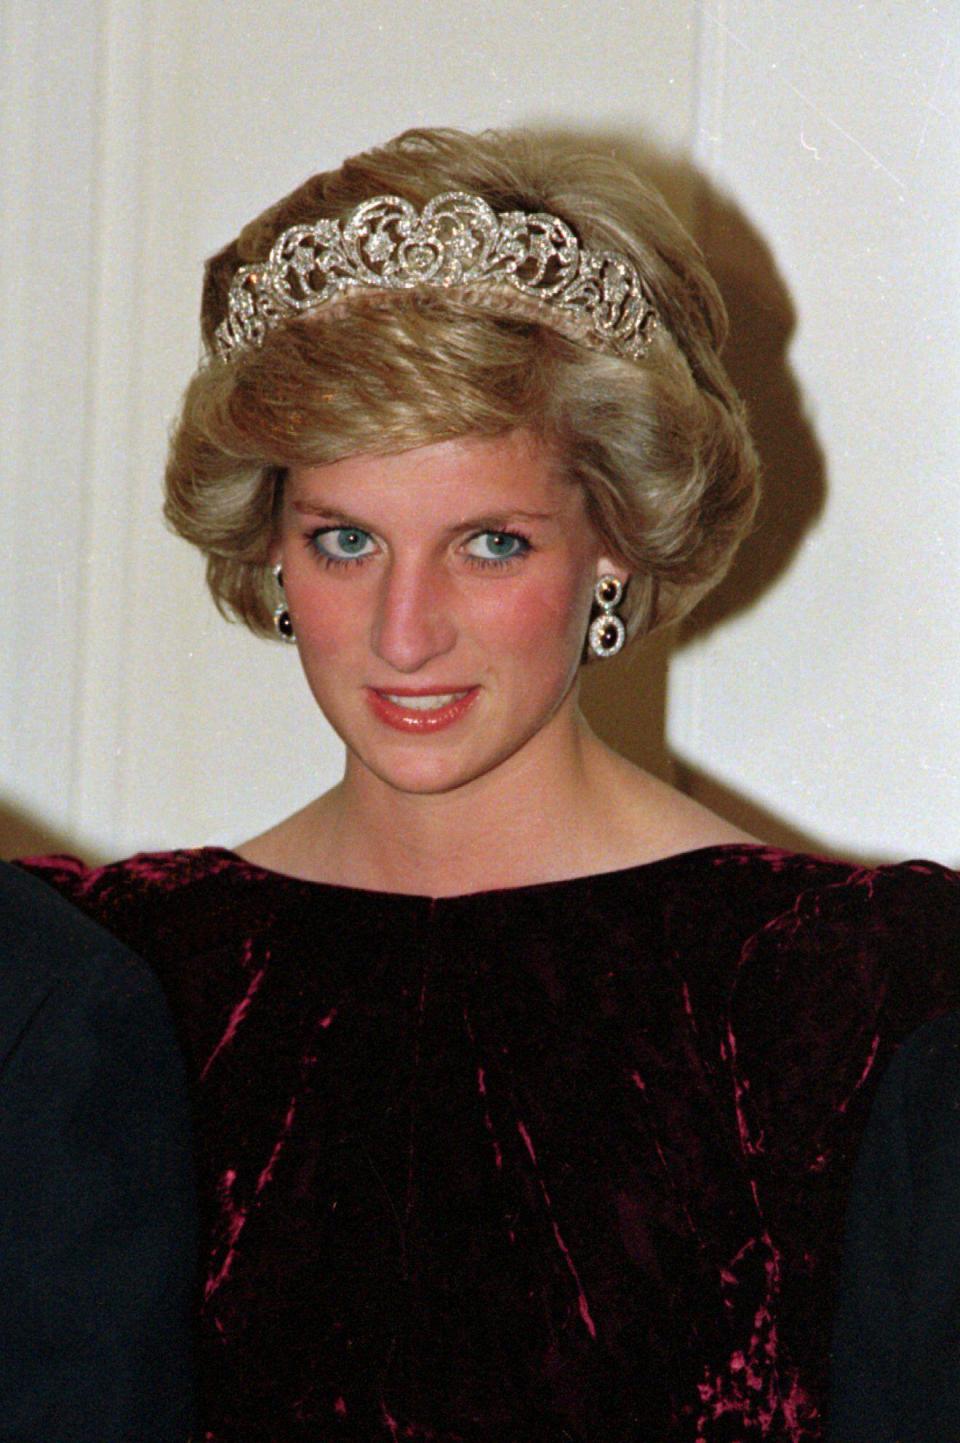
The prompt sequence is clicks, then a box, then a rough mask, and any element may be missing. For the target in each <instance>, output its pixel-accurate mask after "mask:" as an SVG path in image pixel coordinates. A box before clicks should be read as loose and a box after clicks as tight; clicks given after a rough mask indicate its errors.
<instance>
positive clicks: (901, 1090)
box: [829, 1013, 960, 1443]
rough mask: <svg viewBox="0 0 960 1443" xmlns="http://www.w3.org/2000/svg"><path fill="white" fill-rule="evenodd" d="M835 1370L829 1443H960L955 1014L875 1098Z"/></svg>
mask: <svg viewBox="0 0 960 1443" xmlns="http://www.w3.org/2000/svg"><path fill="white" fill-rule="evenodd" d="M832 1362H833V1398H832V1409H831V1424H830V1431H829V1437H830V1439H831V1443H941V1440H942V1443H948V1440H954V1439H960V1014H957V1013H951V1014H949V1015H948V1016H945V1017H942V1018H940V1019H938V1020H937V1021H935V1022H931V1023H928V1024H927V1025H926V1026H924V1027H922V1028H920V1029H919V1031H917V1032H916V1033H915V1034H914V1035H913V1036H912V1037H911V1038H910V1039H909V1041H908V1042H907V1043H906V1044H905V1045H904V1046H903V1047H902V1048H901V1050H900V1051H899V1052H898V1053H897V1055H896V1057H895V1058H894V1060H893V1062H892V1063H891V1065H890V1067H889V1068H888V1070H887V1072H886V1074H885V1076H884V1078H883V1080H882V1082H881V1084H880V1087H879V1089H878V1092H877V1096H876V1099H875V1102H874V1106H873V1111H872V1113H871V1117H870V1122H869V1126H868V1128H867V1131H866V1134H865V1136H864V1141H863V1146H862V1149H861V1153H860V1157H859V1160H858V1164H857V1170H856V1174H855V1179H854V1187H853V1190H852V1192H851V1197H850V1204H849V1210H848V1216H847V1231H846V1246H845V1256H844V1265H843V1275H842V1282H841V1288H840V1294H839V1304H838V1311H837V1319H836V1326H835V1333H834V1348H833V1360H832Z"/></svg>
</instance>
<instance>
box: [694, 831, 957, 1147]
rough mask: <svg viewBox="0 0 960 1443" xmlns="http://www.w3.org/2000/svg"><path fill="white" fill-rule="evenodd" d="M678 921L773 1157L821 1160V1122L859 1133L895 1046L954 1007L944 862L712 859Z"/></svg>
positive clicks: (722, 855) (746, 1120)
mask: <svg viewBox="0 0 960 1443" xmlns="http://www.w3.org/2000/svg"><path fill="white" fill-rule="evenodd" d="M694 863H696V865H694ZM677 910H678V912H679V913H680V916H679V918H678V920H677V922H676V923H675V924H674V930H675V931H677V930H680V931H682V932H683V934H684V935H685V936H686V937H687V938H690V939H693V940H691V946H696V945H699V948H700V953H701V955H704V956H705V957H706V958H707V959H709V961H711V962H713V963H714V965H715V966H716V967H717V968H718V971H719V974H720V975H719V976H718V977H717V979H716V983H715V985H716V988H717V994H719V997H718V1001H719V1005H720V1007H721V1008H722V1014H723V1015H722V1018H721V1019H720V1028H721V1036H722V1041H721V1046H722V1048H723V1050H724V1054H725V1066H726V1068H727V1069H729V1070H730V1071H731V1072H732V1074H733V1085H734V1086H735V1088H736V1089H737V1091H738V1096H739V1098H740V1114H741V1124H742V1126H743V1128H744V1131H745V1135H746V1134H748V1135H749V1137H750V1138H752V1139H753V1140H754V1143H755V1144H756V1146H757V1147H760V1146H761V1142H760V1140H761V1139H763V1142H762V1150H763V1151H764V1152H765V1154H766V1156H767V1157H768V1158H772V1157H773V1155H774V1154H775V1153H776V1152H777V1151H778V1150H787V1151H788V1150H789V1149H790V1148H792V1147H794V1146H798V1147H802V1148H803V1149H805V1150H810V1149H813V1151H810V1154H809V1156H810V1159H813V1158H814V1155H815V1154H816V1155H817V1156H819V1155H820V1152H821V1151H823V1150H824V1149H827V1143H826V1139H825V1138H824V1137H822V1136H820V1133H821V1130H822V1126H823V1124H824V1120H825V1119H831V1118H832V1119H833V1120H834V1121H835V1122H836V1125H837V1126H838V1127H839V1126H840V1125H841V1123H844V1125H845V1122H851V1123H854V1122H855V1121H856V1119H857V1118H859V1124H857V1125H860V1124H862V1121H863V1120H864V1113H865V1109H866V1108H867V1106H868V1104H869V1099H870V1098H871V1096H872V1093H873V1089H874V1086H875V1083H876V1080H877V1078H878V1077H879V1076H880V1075H881V1073H882V1071H883V1070H884V1068H885V1067H886V1066H887V1064H888V1063H889V1061H890V1059H891V1057H892V1056H893V1054H894V1052H895V1051H896V1049H897V1048H898V1047H899V1046H900V1044H901V1043H902V1042H903V1041H904V1040H905V1039H906V1038H907V1037H909V1036H910V1035H911V1034H912V1033H913V1032H915V1031H916V1029H917V1028H919V1027H922V1026H923V1025H924V1024H925V1023H927V1022H929V1021H931V1020H932V1019H934V1018H937V1017H940V1016H943V1015H944V1014H945V1013H947V1012H949V1011H951V1010H952V1009H953V1008H956V1007H958V1006H960V876H958V874H957V873H955V872H953V871H951V870H949V869H948V868H945V867H941V866H938V865H937V864H936V863H932V862H906V863H902V864H899V865H895V866H884V867H878V868H867V867H862V866H857V865H854V864H850V863H846V862H839V861H831V860H827V859H822V858H818V857H811V856H806V855H804V854H798V853H790V852H780V851H776V850H771V849H768V848H762V847H739V846H735V847H720V848H716V849H708V850H707V851H705V852H704V853H703V854H700V855H699V857H697V858H695V857H691V858H690V886H689V888H687V889H686V891H685V893H684V892H681V894H680V895H679V899H678V902H677ZM697 936H700V937H701V938H702V940H701V941H700V943H699V944H697V943H696V941H695V939H696V937H697ZM715 995H716V994H715ZM811 1165H812V1161H811Z"/></svg>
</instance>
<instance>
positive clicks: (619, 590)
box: [587, 576, 627, 660]
mask: <svg viewBox="0 0 960 1443" xmlns="http://www.w3.org/2000/svg"><path fill="white" fill-rule="evenodd" d="M622 596H623V583H622V582H621V581H618V579H617V578H616V577H615V576H601V577H600V580H599V581H598V582H597V584H596V586H595V587H594V588H593V597H594V600H595V601H596V603H597V605H598V606H599V608H600V615H599V616H598V617H596V618H595V619H594V620H593V621H592V622H591V623H590V630H589V632H588V633H587V636H588V638H589V642H590V650H591V652H592V653H593V655H594V656H597V657H600V658H601V659H602V660H606V658H607V657H610V656H616V654H617V652H618V651H620V650H621V648H622V647H623V644H624V642H625V641H626V639H627V628H626V627H625V626H624V624H623V622H622V621H621V620H620V617H619V616H617V614H616V612H615V611H614V607H615V606H619V604H620V600H621V598H622Z"/></svg>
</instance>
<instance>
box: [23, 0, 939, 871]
mask: <svg viewBox="0 0 960 1443" xmlns="http://www.w3.org/2000/svg"><path fill="white" fill-rule="evenodd" d="M958 38H960V16H958V12H957V10H956V9H955V8H954V9H952V10H950V12H949V13H948V12H947V9H946V7H938V6H936V5H933V4H929V3H924V0H901V3H899V4H897V5H890V4H887V3H884V0H866V3H864V4H858V5H854V4H852V3H847V0H827V3H825V0H741V3H733V0H728V3H724V0H703V3H695V0H690V3H689V4H684V3H671V4H669V5H667V4H664V3H662V0H629V3H617V0H594V3H591V4H589V5H588V4H587V3H586V0H568V3H564V0H556V3H547V4H542V5H540V6H535V5H531V4H530V3H529V0H487V3H481V0H458V3H457V5H456V6H452V5H448V4H440V3H429V0H399V3H397V0H391V3H389V4H388V3H387V0H367V3H364V4H362V5H361V4H359V3H349V4H341V5H340V6H335V7H320V6H317V5H315V4H313V3H307V0H261V3H259V4H257V5H254V4H252V3H247V0H235V3H233V4H231V5H222V6H221V5H209V4H203V3H201V0H167V3H165V4H162V5H161V4H159V3H154V0H141V3H139V4H135V3H124V0H59V3H57V0H3V3H2V8H0V144H2V153H3V155H4V158H5V159H4V165H3V167H2V173H0V205H2V211H0V243H2V246H3V251H2V254H3V256H4V262H3V265H2V266H0V306H2V314H3V317H4V324H3V326H2V328H0V368H2V375H3V385H2V387H0V475H2V479H3V486H4V496H3V500H4V504H3V506H2V508H0V528H2V529H0V539H2V541H3V543H4V552H3V554H4V557H5V558H6V561H5V565H4V567H3V568H2V569H0V619H2V621H3V623H4V625H3V633H2V634H3V636H4V638H5V641H4V646H3V650H2V655H0V725H2V733H0V854H3V855H12V854H14V853H15V852H17V851H21V850H24V849H32V848H34V847H36V846H41V845H42V846H49V845H51V844H54V845H65V846H68V847H70V848H73V849H79V850H81V851H82V852H84V853H86V854H89V855H108V854H117V853H120V852H124V851H129V850H132V849H135V848H138V847H143V846H165V845H175V844H180V843H186V844H190V843H196V842H200V841H203V840H205V839H207V838H209V837H211V836H217V837H222V838H227V839H230V838H232V839H235V840H238V839H239V838H241V837H242V836H244V835H247V834H249V833H251V832H253V831H255V830H257V829H258V828H260V827H261V826H263V825H266V824H267V823H268V822H270V821H272V820H274V819H275V818H276V817H278V816H279V815H282V814H283V812H284V811H287V810H290V809H292V808H293V807H294V806H296V805H298V804H299V803H300V802H302V801H303V800H306V799H307V798H308V797H309V796H311V795H313V794H314V793H316V792H317V791H318V790H320V789H322V788H323V787H324V786H325V785H328V784H329V783H330V782H331V781H333V780H334V779H335V777H336V776H337V774H338V771H339V764H340V758H339V747H338V744H337V743H336V742H335V741H334V739H332V737H331V736H330V734H329V732H328V731H327V729H326V727H325V725H324V724H323V722H322V720H321V719H320V718H319V717H318V716H317V714H316V712H315V709H314V708H313V706H312V703H311V702H310V701H309V698H308V697H307V694H306V690H305V687H304V685H303V684H302V682H301V681H300V679H299V675H298V672H297V667H296V659H295V655H294V654H293V653H292V651H291V650H290V649H287V648H280V647H271V646H269V645H267V644H264V643H260V642H256V641H254V640H252V639H251V638H249V637H247V636H246V635H245V634H243V633H241V632H240V631H239V630H238V629H237V628H235V627H228V626H226V625H225V624H224V623H223V622H222V621H221V620H220V619H219V617H217V616H216V614H215V613H214V611H213V608H212V606H211V605H210V603H209V602H208V600H207V599H206V597H205V594H204V592H203V589H202V586H201V582H200V575H201V566H200V561H199V559H198V558H197V557H194V556H193V555H192V554H191V553H190V552H189V551H188V549H187V548H186V547H185V546H184V545H183V544H182V543H181V542H179V541H177V540H175V539H174V538H172V537H170V536H168V535H167V534H166V533H165V531H164V530H163V527H162V524H161V521H160V516H159V498H160V477H161V473H162V464H163V450H164V440H165V433H166V429H167V427H168V425H169V422H170V419H171V417H172V415H173V414H174V411H175V408H176V402H177V396H178V392H179V390H180V388H181V386H182V385H183V383H184V382H185V380H186V378H187V376H188V374H189V372H190V370H191V369H192V366H193V364H194V362H195V360H196V357H197V345H198V343H197V338H196V329H195V319H194V318H195V315H196V310H197V304H198V295H199V280H200V263H201V260H202V257H203V256H204V255H206V254H207V253H208V252H209V251H211V250H212V249H213V248H214V247H216V246H217V245H219V244H221V243H222V242H223V241H224V240H225V239H227V238H228V237H229V236H230V235H231V234H233V233H234V232H235V230H236V228H237V226H238V225H239V224H241V223H242V222H243V221H244V220H245V219H247V218H248V217H249V216H250V215H251V214H253V213H254V212H255V211H256V210H257V209H259V208H260V207H261V206H262V205H264V204H266V203H267V202H268V201H270V200H271V199H273V198H275V197H276V196H277V195H279V194H280V193H281V192H282V191H283V190H284V189H286V188H289V187H291V186H293V185H294V184H296V183H297V182H298V181H299V180H301V179H302V178H303V177H304V176H305V175H307V174H308V173H310V172H311V171H313V170H317V169H320V168H324V167H328V166H330V165H333V164H336V163H337V162H338V161H339V160H340V159H342V157H343V156H344V155H345V154H347V153H348V152H350V151H352V150H355V149H357V148H360V147H362V146H364V145H366V144H369V143H372V142H374V141H376V140H380V139H384V138H386V137H387V136H388V135H390V134H393V133H395V132H396V131H398V130H399V129H401V128H403V127H404V126H406V125H410V124H416V123H434V124H438V123H448V124H456V125H463V126H467V127H476V126H481V125H483V124H488V123H493V124H512V123H525V122H529V123H534V124H537V125H562V126H565V127H569V126H577V127H579V128H580V129H582V130H584V131H587V132H591V133H593V134H599V135H601V136H602V137H603V139H604V141H605V142H609V143H611V144H617V145H618V146H620V147H624V148H625V147H630V146H635V145H636V144H638V143H639V142H641V141H644V140H645V141H646V143H647V145H648V146H652V147H653V148H654V149H655V150H656V151H657V152H658V155H657V167H656V169H657V173H658V174H659V175H660V177H661V179H662V180H664V181H665V183H666V185H667V188H668V190H669V192H670V197H671V199H672V200H673V201H674V203H676V204H678V205H679V207H680V208H681V210H682V211H683V212H684V213H685V214H686V216H687V217H688V218H689V219H690V220H691V221H692V222H693V224H694V226H695V228H696V230H697V232H698V234H699V235H700V237H701V239H702V241H703V242H704V244H705V245H706V246H707V248H708V251H709V253H710V255H711V258H712V259H713V261H714V263H715V265H716V268H717V272H718V275H719V276H720V278H721V282H722V284H723V285H724V288H725V291H726V293H727V295H728V299H729V301H730V305H731V311H732V313H733V316H734V320H735V322H736V326H737V339H736V342H735V344H734V346H733V348H732V351H731V364H732V367H733V369H734V371H735V372H736V374H737V376H738V378H739V379H740V381H741V383H742V384H743V386H744V389H745V391H746V393H747V395H748V399H749V400H750V402H751V405H752V408H753V410H754V414H755V416H756V420H757V426H758V434H759V437H760V441H761V445H762V448H763V451H764V455H765V458H766V461H767V466H768V472H769V483H770V505H769V506H768V509H767V512H766V515H765V517H764V519H763V523H762V526H761V528H760V530H759V531H758V533H757V535H756V537H755V538H754V539H753V541H752V543H751V544H750V545H749V546H748V548H747V552H746V555H745V558H744V566H743V568H742V571H741V573H740V580H739V581H731V583H729V584H727V585H726V586H725V587H724V589H723V591H722V593H721V595H720V597H719V598H718V600H717V601H716V602H713V603H711V604H710V605H709V606H708V608H707V610H706V612H705V614H704V620H703V621H702V622H701V623H697V622H694V623H693V624H692V625H691V626H690V627H689V628H688V629H687V630H686V631H685V633H684V635H683V636H682V637H681V638H680V639H679V641H680V645H679V648H678V650H677V652H676V654H675V656H674V657H673V659H672V662H671V664H670V670H669V676H668V677H667V675H666V650H665V647H664V645H662V644H660V645H654V646H652V647H651V648H650V650H649V652H648V654H647V655H646V656H645V657H644V656H640V657H638V658H635V659H633V660H631V661H629V662H628V663H626V664H625V665H624V666H619V664H614V665H613V666H612V667H611V668H610V669H609V672H608V673H607V674H606V675H605V676H604V678H603V679H602V681H599V682H598V681H592V683H591V688H590V696H589V698H588V701H589V706H590V709H591V714H592V715H594V716H596V717H597V718H598V720H599V725H600V726H601V727H602V728H603V729H604V730H606V731H607V732H608V734H610V735H612V736H613V737H614V738H615V739H616V740H617V741H618V742H619V743H620V744H621V745H623V746H624V747H625V748H626V749H627V750H628V751H629V752H630V753H631V754H632V755H643V754H645V755H648V756H649V757H650V758H651V760H652V762H653V764H654V765H656V766H657V767H658V768H659V769H660V770H662V771H664V772H667V773H671V772H672V773H674V774H675V775H676V776H677V777H678V779H679V780H680V781H681V782H682V783H683V784H684V785H686V786H687V787H688V788H689V789H690V790H692V791H694V792H696V793H697V794H698V795H702V796H704V797H705V798H707V799H708V800H711V801H715V802H719V803H720V805H721V806H722V807H724V808H725V809H726V810H728V811H731V812H733V813H734V814H735V815H737V816H738V817H740V818H742V819H743V820H746V821H748V822H749V823H751V824H752V825H754V826H756V827H759V828H760V829H761V830H762V831H763V832H764V833H765V834H766V835H769V836H771V837H772V838H773V839H778V840H791V839H793V840H796V841H799V842H805V841H810V842H813V843H814V844H816V845H818V846H821V847H826V848H831V849H834V850H840V851H847V852H850V853H854V854H858V855H887V854H889V855H899V854H902V853H903V852H905V851H910V852H925V853H927V854H933V855H936V856H939V857H942V858H945V859H948V860H956V859H957V858H958V857H960V845H958V844H957V843H956V842H955V841H954V834H955V827H954V817H955V816H956V815H957V814H958V812H960V808H958V806H957V802H958V800H960V795H958V794H960V780H958V775H957V771H958V769H957V768H956V766H955V765H954V764H953V760H952V747H951V742H952V739H953V735H954V734H955V733H956V731H957V723H958V721H960V682H958V676H957V671H958V669H957V666H956V659H957V657H958V652H960V649H958V641H960V638H958V634H957V631H958V622H957V621H956V620H955V614H956V611H955V607H954V605H953V600H954V576H955V573H956V559H957V558H956V551H957V525H956V511H957V505H958V498H960V478H958V477H957V474H956V472H957V458H958V456H960V435H958V422H957V420H956V406H955V404H954V397H955V396H956V380H957V368H958V362H957V347H956V342H955V337H956V335H957V334H958V327H957V320H958V316H957V311H958V305H960V302H958V299H957V297H958V295H960V288H958V284H957V282H958V274H957V272H958V268H960V260H958V245H957V228H956V224H955V215H956V200H955V195H956V192H957V182H958V179H960V175H958V172H960V165H958V145H960V142H958V135H960V129H958V125H957V121H958V119H960V116H958V114H957V111H958V109H960V101H958V94H960V87H958V70H957V67H958V60H957V44H956V42H957V40H958ZM691 162H692V166H693V168H692V169H691V164H690V163H691ZM664 718H666V720H664ZM665 729H666V730H665ZM664 733H665V735H666V741H665V740H664Z"/></svg>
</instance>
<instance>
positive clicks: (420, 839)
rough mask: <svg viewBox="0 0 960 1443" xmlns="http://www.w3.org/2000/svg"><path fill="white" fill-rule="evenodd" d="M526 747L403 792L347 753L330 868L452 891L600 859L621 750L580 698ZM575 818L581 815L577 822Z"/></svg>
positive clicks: (331, 832)
mask: <svg viewBox="0 0 960 1443" xmlns="http://www.w3.org/2000/svg"><path fill="white" fill-rule="evenodd" d="M554 722H555V723H557V725H556V726H554V725H553V724H551V726H550V727H548V728H545V729H544V731H543V732H541V733H539V734H538V735H537V736H536V737H535V738H533V739H532V740H531V741H530V742H529V743H528V744H527V745H526V746H525V747H524V748H522V749H521V751H520V752H518V753H517V754H516V755H515V756H513V757H510V758H508V759H507V760H506V761H505V762H503V763H501V764H500V765H499V766H497V767H496V768H494V769H493V770H491V771H490V772H488V773H486V774H485V775H483V776H480V777H476V778H474V779H473V780H472V781H470V782H468V783H466V784H465V785H464V786H461V787H458V788H456V789H455V790H453V791H450V792H443V793H440V794H432V795H423V794H415V793H408V792H398V791H396V790H395V789H393V788H392V787H389V786H388V785H386V784H385V783H383V782H382V781H381V780H380V779H379V778H377V777H376V776H374V775H372V774H371V773H370V772H369V771H368V770H367V769H366V768H365V767H364V766H363V765H362V764H361V763H359V762H358V761H357V760H356V759H355V758H353V757H350V758H348V763H347V769H346V774H345V776H344V779H343V781H342V782H341V783H340V785H339V786H338V787H336V788H334V790H333V791H332V792H328V793H327V794H326V796H325V797H322V798H321V799H320V801H319V802H318V803H317V804H316V807H317V812H316V815H315V818H314V820H315V824H316V830H315V835H316V836H317V837H322V838H323V839H324V840H323V842H322V844H321V845H322V846H323V850H324V852H325V853H326V856H325V858H324V860H323V862H322V864H321V865H322V868H323V871H324V873H325V874H326V875H327V876H328V877H333V878H334V879H335V880H339V881H342V882H344V883H346V884H349V885H352V886H361V887H370V888H372V889H375V890H384V891H397V892H418V893H429V894H430V895H432V896H450V895H454V894H456V893H461V892H470V891H482V890H488V889H491V888H496V887H506V886H518V885H524V884H528V883H531V882H537V881H547V880H554V879H556V878H558V877H562V876H565V875H566V876H575V875H580V874H583V873H586V872H590V871H592V870H594V869H595V864H596V846H595V842H594V838H595V837H596V834H597V831H598V830H602V826H603V821H602V815H601V814H602V811H603V809H604V807H605V805H606V803H607V802H608V801H609V797H608V795H607V793H608V791H609V787H608V786H607V785H605V784H604V783H605V779H606V774H607V772H608V771H609V761H608V758H609V756H610V754H609V753H608V752H607V749H606V748H605V747H604V746H603V744H602V743H601V742H599V741H598V740H597V738H596V737H595V736H594V735H593V733H592V732H591V731H590V729H589V727H588V726H587V724H586V722H585V721H584V719H583V718H582V716H581V715H580V713H579V711H578V710H576V708H575V707H573V706H571V708H570V709H569V712H568V713H567V715H566V716H565V717H560V716H558V717H556V718H554ZM571 817H575V818H576V819H577V824H576V826H571Z"/></svg>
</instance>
